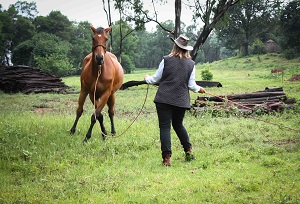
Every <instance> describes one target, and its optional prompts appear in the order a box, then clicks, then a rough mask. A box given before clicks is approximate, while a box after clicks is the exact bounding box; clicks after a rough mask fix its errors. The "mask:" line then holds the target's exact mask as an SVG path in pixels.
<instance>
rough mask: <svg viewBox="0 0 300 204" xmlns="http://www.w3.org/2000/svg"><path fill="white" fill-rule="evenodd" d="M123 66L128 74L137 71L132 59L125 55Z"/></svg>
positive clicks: (123, 56)
mask: <svg viewBox="0 0 300 204" xmlns="http://www.w3.org/2000/svg"><path fill="white" fill-rule="evenodd" d="M121 65H122V67H123V69H124V72H125V73H126V74H130V73H132V72H133V71H134V69H135V67H134V64H133V62H132V61H131V59H130V57H129V56H128V55H127V54H125V53H123V55H122V61H121Z"/></svg>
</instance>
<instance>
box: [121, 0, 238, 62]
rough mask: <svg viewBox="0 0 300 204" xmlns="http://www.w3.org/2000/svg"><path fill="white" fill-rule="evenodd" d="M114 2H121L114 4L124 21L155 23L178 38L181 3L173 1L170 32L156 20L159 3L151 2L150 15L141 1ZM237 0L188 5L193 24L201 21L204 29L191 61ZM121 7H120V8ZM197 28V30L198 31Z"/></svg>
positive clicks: (195, 2)
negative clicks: (173, 11)
mask: <svg viewBox="0 0 300 204" xmlns="http://www.w3.org/2000/svg"><path fill="white" fill-rule="evenodd" d="M115 1H116V2H122V4H121V3H119V4H116V6H119V7H118V8H119V10H120V11H122V12H123V14H124V15H125V16H126V20H127V21H128V22H131V21H133V22H135V24H136V25H139V26H143V25H144V24H145V23H148V22H150V21H152V22H156V23H157V24H158V26H160V27H161V28H162V29H163V30H165V31H167V32H169V33H170V34H172V35H174V36H175V37H176V36H178V35H179V34H180V33H178V32H179V31H180V30H181V24H180V23H179V22H180V15H181V1H180V0H176V1H175V5H174V6H175V17H176V18H175V27H173V28H172V29H171V30H170V29H167V28H165V27H163V25H162V24H161V23H160V22H159V20H158V18H157V12H156V9H155V6H156V4H155V3H158V2H160V1H155V0H152V6H153V12H152V14H151V13H150V12H149V11H148V10H146V9H144V8H143V2H141V0H115ZM238 1H239V0H219V1H216V0H206V3H205V4H204V5H202V4H201V3H200V0H195V1H194V6H191V5H190V10H192V12H191V13H192V15H193V17H194V20H195V22H196V21H197V20H198V19H201V20H202V22H203V23H204V27H203V29H202V31H201V33H200V34H199V35H198V36H197V40H196V41H195V44H194V46H193V50H192V51H191V56H192V59H193V60H195V59H196V57H197V53H198V50H199V48H200V46H201V45H202V44H203V43H204V42H205V40H206V39H207V37H208V36H209V34H210V33H211V31H212V30H213V29H214V28H215V26H216V25H217V23H218V22H219V21H220V20H221V19H222V18H223V16H224V14H225V13H226V12H227V10H228V9H229V8H230V7H232V6H233V5H235V4H236V3H237V2H238ZM120 5H122V6H120ZM200 28H201V27H200V25H199V27H197V29H198V30H201V29H200Z"/></svg>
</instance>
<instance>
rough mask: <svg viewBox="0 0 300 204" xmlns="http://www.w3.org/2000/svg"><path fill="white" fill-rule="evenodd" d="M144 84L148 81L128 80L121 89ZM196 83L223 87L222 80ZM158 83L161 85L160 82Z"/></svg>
mask: <svg viewBox="0 0 300 204" xmlns="http://www.w3.org/2000/svg"><path fill="white" fill-rule="evenodd" d="M142 84H147V83H146V81H128V82H126V83H124V84H122V86H121V88H120V90H125V89H128V88H129V87H132V86H139V85H142ZM196 84H198V85H199V86H202V87H222V84H221V83H220V82H216V81H196ZM156 85H157V86H159V83H158V84H156Z"/></svg>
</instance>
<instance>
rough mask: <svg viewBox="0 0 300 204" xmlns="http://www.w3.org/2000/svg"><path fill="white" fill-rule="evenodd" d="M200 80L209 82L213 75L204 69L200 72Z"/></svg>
mask: <svg viewBox="0 0 300 204" xmlns="http://www.w3.org/2000/svg"><path fill="white" fill-rule="evenodd" d="M201 78H202V80H207V81H210V80H212V79H213V74H212V73H211V72H210V71H209V69H204V70H202V71H201Z"/></svg>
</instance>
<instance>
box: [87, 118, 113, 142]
mask: <svg viewBox="0 0 300 204" xmlns="http://www.w3.org/2000/svg"><path fill="white" fill-rule="evenodd" d="M96 119H97V120H98V121H99V123H100V127H101V132H102V138H103V140H105V135H106V134H107V133H106V130H105V127H104V125H103V115H102V113H100V114H99V115H98V116H97V113H96V117H95V113H93V114H92V116H91V125H90V127H89V129H88V131H87V133H86V136H85V138H84V140H83V142H87V141H88V140H89V139H90V138H91V136H92V131H93V127H94V125H95V123H96Z"/></svg>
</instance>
